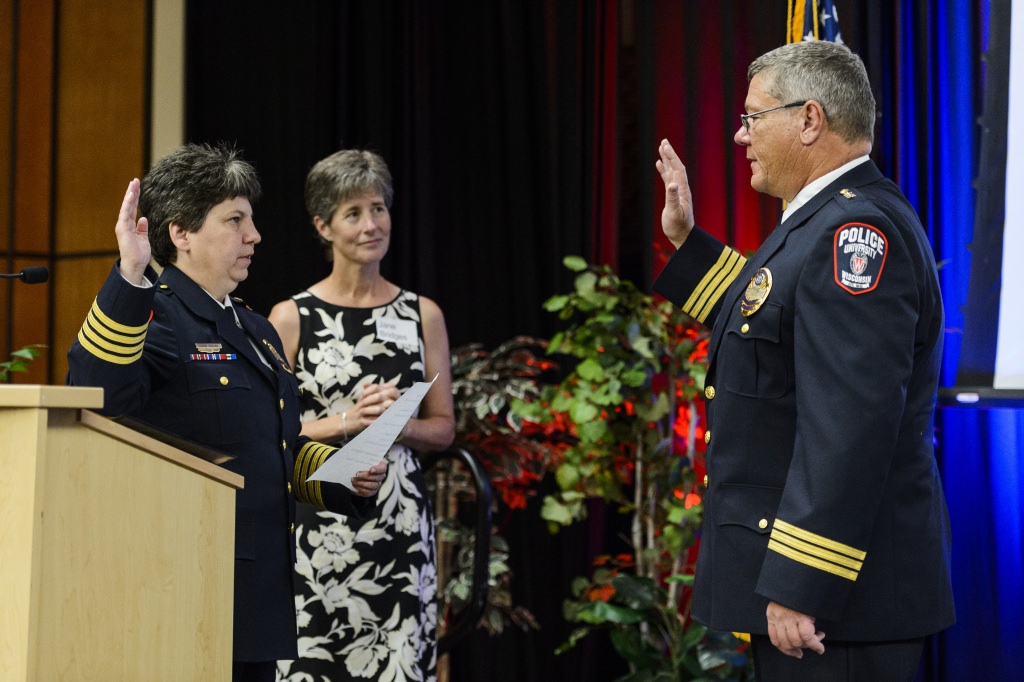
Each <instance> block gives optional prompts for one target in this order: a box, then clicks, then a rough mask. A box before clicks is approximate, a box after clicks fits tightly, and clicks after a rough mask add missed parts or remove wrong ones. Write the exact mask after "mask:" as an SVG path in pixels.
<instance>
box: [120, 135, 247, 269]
mask: <svg viewBox="0 0 1024 682" xmlns="http://www.w3.org/2000/svg"><path fill="white" fill-rule="evenodd" d="M261 193H262V189H261V188H260V181H259V177H258V176H257V175H256V169H255V168H253V167H252V166H251V165H250V164H249V162H247V161H245V160H244V159H243V158H242V155H241V151H240V150H238V149H235V148H234V147H231V146H229V145H227V144H225V143H221V144H218V145H217V146H216V147H213V146H210V145H208V144H192V143H190V144H186V145H184V146H182V147H178V148H177V149H175V150H174V151H173V152H171V153H170V154H168V155H167V156H164V157H163V158H161V159H160V160H158V161H157V162H156V163H155V164H153V167H152V168H150V169H149V172H148V173H146V175H145V177H143V178H142V193H141V195H140V196H139V215H141V216H145V217H146V218H147V219H148V221H149V244H150V248H151V249H152V254H153V258H154V260H156V262H157V263H159V264H160V265H163V266H166V265H168V264H170V263H173V262H175V260H177V257H178V250H177V248H176V247H175V246H174V242H172V241H171V233H170V227H171V223H177V224H178V225H180V226H181V227H183V228H185V229H186V230H187V231H189V232H198V231H199V228H201V227H202V226H203V223H204V222H205V221H206V216H207V214H209V212H210V209H211V208H213V207H214V206H216V205H217V204H219V203H221V202H222V201H227V200H228V199H234V198H236V197H243V198H245V199H248V200H249V201H250V202H255V201H257V200H258V199H259V198H260V194H261Z"/></svg>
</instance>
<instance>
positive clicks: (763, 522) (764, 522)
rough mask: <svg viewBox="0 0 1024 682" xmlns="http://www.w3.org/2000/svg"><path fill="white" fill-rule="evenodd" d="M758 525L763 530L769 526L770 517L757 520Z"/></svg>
mask: <svg viewBox="0 0 1024 682" xmlns="http://www.w3.org/2000/svg"><path fill="white" fill-rule="evenodd" d="M757 527H758V528H761V529H762V530H763V529H765V528H767V527H768V519H761V520H760V521H758V522H757Z"/></svg>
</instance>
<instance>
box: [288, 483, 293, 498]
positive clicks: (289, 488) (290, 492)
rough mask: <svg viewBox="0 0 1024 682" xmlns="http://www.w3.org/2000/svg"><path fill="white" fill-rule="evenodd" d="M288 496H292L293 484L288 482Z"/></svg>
mask: <svg viewBox="0 0 1024 682" xmlns="http://www.w3.org/2000/svg"><path fill="white" fill-rule="evenodd" d="M288 494H289V495H291V494H292V482H291V481H288Z"/></svg>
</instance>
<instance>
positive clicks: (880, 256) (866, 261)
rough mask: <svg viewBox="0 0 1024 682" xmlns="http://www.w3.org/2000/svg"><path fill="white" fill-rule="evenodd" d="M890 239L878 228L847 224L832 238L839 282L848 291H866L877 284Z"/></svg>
mask: <svg viewBox="0 0 1024 682" xmlns="http://www.w3.org/2000/svg"><path fill="white" fill-rule="evenodd" d="M888 248H889V242H888V240H887V239H886V238H885V234H884V233H883V232H882V231H881V230H879V229H878V228H877V227H873V226H871V225H867V224H865V223H846V224H845V225H843V226H842V227H840V228H839V229H838V230H836V233H835V237H834V238H833V250H832V257H833V267H834V271H835V280H836V284H838V285H839V287H840V288H842V289H845V290H846V291H847V292H849V293H851V294H854V295H857V294H865V293H867V292H869V291H871V290H872V289H874V288H875V287H877V286H878V281H879V279H880V278H881V277H882V269H883V268H884V267H885V256H886V251H887V250H888Z"/></svg>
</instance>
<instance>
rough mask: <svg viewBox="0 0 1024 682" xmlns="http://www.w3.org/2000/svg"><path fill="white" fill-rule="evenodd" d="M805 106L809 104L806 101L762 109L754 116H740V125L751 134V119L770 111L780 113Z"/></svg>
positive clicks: (753, 114)
mask: <svg viewBox="0 0 1024 682" xmlns="http://www.w3.org/2000/svg"><path fill="white" fill-rule="evenodd" d="M805 104H807V100H804V101H803V102H790V103H789V104H780V105H779V106H777V107H771V108H770V109H762V110H761V111H755V112H754V113H752V114H740V123H741V124H743V127H744V128H745V129H746V131H747V132H748V133H749V132H750V121H751V119H755V118H757V117H758V116H761V115H762V114H767V113H768V112H770V111H778V110H779V109H792V108H793V107H802V106H803V105H805Z"/></svg>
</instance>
